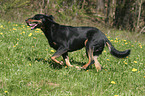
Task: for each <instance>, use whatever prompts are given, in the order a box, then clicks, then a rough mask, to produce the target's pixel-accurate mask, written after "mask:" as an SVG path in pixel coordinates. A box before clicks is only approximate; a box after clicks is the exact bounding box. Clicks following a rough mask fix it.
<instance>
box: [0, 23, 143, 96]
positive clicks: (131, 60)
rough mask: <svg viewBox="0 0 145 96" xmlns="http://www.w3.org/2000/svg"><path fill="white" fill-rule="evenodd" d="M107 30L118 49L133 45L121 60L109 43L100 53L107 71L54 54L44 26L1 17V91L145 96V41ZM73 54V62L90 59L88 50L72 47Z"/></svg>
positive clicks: (26, 95)
mask: <svg viewBox="0 0 145 96" xmlns="http://www.w3.org/2000/svg"><path fill="white" fill-rule="evenodd" d="M106 35H107V37H108V38H109V39H110V41H111V42H112V43H113V45H114V46H115V47H116V48H117V49H119V50H125V49H131V50H132V51H131V55H130V56H129V57H128V58H125V59H117V58H114V57H113V56H111V55H110V53H109V51H108V48H105V50H104V52H103V54H102V55H101V56H100V57H99V62H100V63H101V65H102V66H103V67H104V69H103V70H102V71H99V72H97V71H96V69H95V66H94V65H92V66H90V68H89V69H87V70H77V69H75V68H68V67H67V66H66V65H64V66H60V65H58V64H55V63H54V62H53V61H52V60H51V59H50V57H51V56H52V55H53V54H54V50H53V49H52V48H50V47H49V44H48V42H47V40H46V38H45V36H44V34H43V33H42V31H41V30H38V29H37V30H33V31H32V30H30V28H29V27H27V26H26V25H25V24H18V23H13V22H5V21H1V23H0V50H1V51H0V75H1V76H0V96H3V95H4V96H143V95H145V93H144V92H145V87H144V78H145V71H144V67H145V63H144V62H145V55H144V54H145V48H144V47H145V45H144V44H142V43H139V42H135V41H129V40H125V39H119V38H116V37H112V38H111V37H110V35H108V34H106ZM69 57H70V62H71V63H72V65H76V66H82V65H84V64H85V63H87V62H88V59H87V57H86V54H85V49H82V50H78V51H76V52H72V53H70V54H69ZM58 60H62V58H58Z"/></svg>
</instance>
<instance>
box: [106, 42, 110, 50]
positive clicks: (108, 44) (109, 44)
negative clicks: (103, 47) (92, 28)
mask: <svg viewBox="0 0 145 96" xmlns="http://www.w3.org/2000/svg"><path fill="white" fill-rule="evenodd" d="M106 44H107V46H108V48H109V51H111V45H110V44H109V43H108V42H106Z"/></svg>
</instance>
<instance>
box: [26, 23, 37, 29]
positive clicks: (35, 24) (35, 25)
mask: <svg viewBox="0 0 145 96" xmlns="http://www.w3.org/2000/svg"><path fill="white" fill-rule="evenodd" d="M28 25H29V26H31V30H33V29H35V28H36V27H37V26H38V24H37V23H32V24H31V23H28Z"/></svg>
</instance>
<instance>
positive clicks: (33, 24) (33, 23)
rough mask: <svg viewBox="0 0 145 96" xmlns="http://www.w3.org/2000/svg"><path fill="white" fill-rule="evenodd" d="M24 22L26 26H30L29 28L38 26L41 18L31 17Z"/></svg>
mask: <svg viewBox="0 0 145 96" xmlns="http://www.w3.org/2000/svg"><path fill="white" fill-rule="evenodd" d="M26 23H27V25H28V26H30V27H31V30H33V29H36V28H39V27H40V25H41V23H42V22H41V20H32V19H27V20H26Z"/></svg>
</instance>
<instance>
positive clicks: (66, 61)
mask: <svg viewBox="0 0 145 96" xmlns="http://www.w3.org/2000/svg"><path fill="white" fill-rule="evenodd" d="M62 57H63V59H64V60H65V63H66V65H67V66H70V67H73V65H71V64H70V62H69V57H68V53H65V54H63V55H62Z"/></svg>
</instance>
